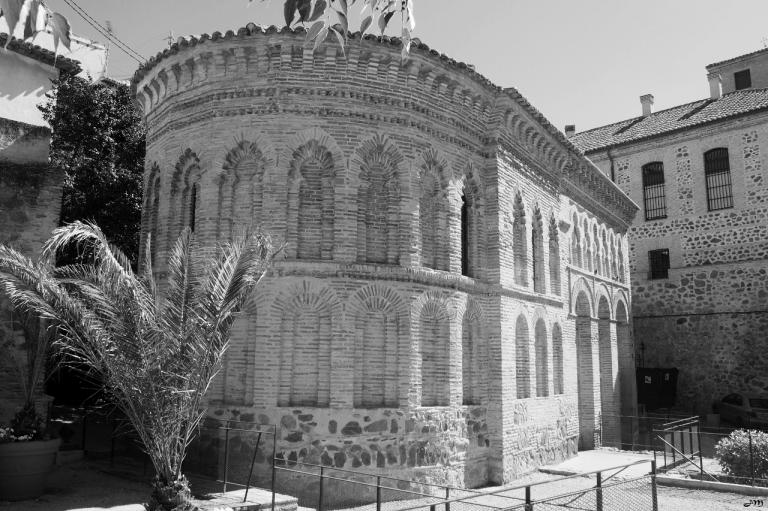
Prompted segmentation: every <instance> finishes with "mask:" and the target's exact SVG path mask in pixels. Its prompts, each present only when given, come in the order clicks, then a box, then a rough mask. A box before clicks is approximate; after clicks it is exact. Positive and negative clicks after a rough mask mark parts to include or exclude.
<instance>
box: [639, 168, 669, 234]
mask: <svg viewBox="0 0 768 511" xmlns="http://www.w3.org/2000/svg"><path fill="white" fill-rule="evenodd" d="M643 203H644V205H645V219H646V220H657V219H660V218H667V201H666V197H665V195H664V164H663V163H661V162H660V161H656V162H653V163H647V164H645V165H643Z"/></svg>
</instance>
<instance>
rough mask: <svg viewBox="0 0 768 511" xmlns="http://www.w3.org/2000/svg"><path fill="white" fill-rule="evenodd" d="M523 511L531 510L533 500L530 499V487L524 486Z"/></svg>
mask: <svg viewBox="0 0 768 511" xmlns="http://www.w3.org/2000/svg"><path fill="white" fill-rule="evenodd" d="M525 511H533V502H532V501H531V487H530V486H526V487H525Z"/></svg>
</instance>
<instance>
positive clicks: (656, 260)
mask: <svg viewBox="0 0 768 511" xmlns="http://www.w3.org/2000/svg"><path fill="white" fill-rule="evenodd" d="M648 260H649V263H650V265H649V267H650V271H649V272H648V278H649V279H651V280H653V279H667V278H669V249H666V248H662V249H659V250H651V251H650V252H648Z"/></svg>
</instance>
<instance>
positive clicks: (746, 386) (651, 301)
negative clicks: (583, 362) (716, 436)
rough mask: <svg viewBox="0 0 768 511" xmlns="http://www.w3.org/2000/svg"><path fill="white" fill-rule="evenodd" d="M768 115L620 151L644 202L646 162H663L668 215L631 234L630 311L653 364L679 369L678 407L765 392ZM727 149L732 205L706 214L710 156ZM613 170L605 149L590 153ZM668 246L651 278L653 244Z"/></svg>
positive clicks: (706, 409)
mask: <svg viewBox="0 0 768 511" xmlns="http://www.w3.org/2000/svg"><path fill="white" fill-rule="evenodd" d="M766 141H768V116H766V115H765V114H759V113H758V114H752V115H750V116H749V117H745V118H742V119H739V120H731V121H726V122H722V123H719V124H718V125H715V126H710V127H704V128H698V129H695V130H690V131H689V132H686V133H681V134H678V135H674V136H668V137H664V138H662V139H659V140H656V141H649V142H646V143H642V144H636V145H634V146H631V147H627V148H621V149H618V150H613V152H612V157H613V158H614V161H615V166H616V167H615V168H616V169H617V175H616V179H617V183H618V184H619V185H620V186H621V187H622V189H623V190H624V191H625V192H626V193H627V194H628V195H629V196H630V197H631V198H632V199H633V200H635V202H637V203H638V204H641V205H642V201H643V196H642V181H641V167H642V165H644V164H645V163H648V162H650V161H661V162H663V164H664V170H665V194H666V200H667V210H668V213H667V218H666V219H662V220H654V221H645V217H644V213H643V212H642V211H641V212H640V213H639V214H638V215H637V218H636V220H635V223H634V225H633V226H632V228H631V229H630V231H629V241H630V243H629V246H630V258H629V260H630V271H631V276H632V293H633V301H632V313H633V316H634V327H635V338H636V339H637V346H638V356H639V357H641V360H642V361H643V362H644V365H645V366H647V367H677V368H678V369H680V377H679V380H678V408H679V409H680V410H681V411H684V412H687V413H710V412H711V409H712V408H711V405H712V402H713V401H715V400H718V399H720V398H722V397H723V396H724V395H726V394H728V393H730V392H736V391H741V392H754V393H764V392H766V391H768V378H767V377H766V371H765V367H766V363H768V359H767V358H766V357H768V355H767V354H768V340H767V338H766V335H765V332H766V330H765V327H766V319H767V318H768V309H767V308H766V299H767V298H768V231H767V230H766V225H768V207H767V206H768V181H766V179H765V169H766V155H767V154H768V150H767V149H766V147H768V146H766ZM718 147H723V148H727V149H728V157H729V166H730V178H731V183H732V193H733V203H734V206H733V208H728V209H722V210H716V211H708V210H707V191H706V181H705V175H704V161H703V155H704V153H705V152H706V151H708V150H710V149H713V148H718ZM590 157H591V158H593V159H594V160H595V161H596V163H597V164H598V165H599V166H600V167H601V168H602V169H603V170H604V171H608V168H609V166H610V161H609V160H608V159H607V155H605V154H596V155H590ZM660 248H668V249H669V253H670V266H671V269H670V271H669V278H667V279H656V280H651V279H649V278H648V277H649V276H648V270H649V268H648V265H649V263H648V251H649V250H653V249H660Z"/></svg>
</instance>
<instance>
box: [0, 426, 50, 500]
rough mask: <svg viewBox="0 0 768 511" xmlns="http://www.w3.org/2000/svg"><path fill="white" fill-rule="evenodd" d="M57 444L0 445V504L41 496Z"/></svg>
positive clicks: (19, 443) (14, 443)
mask: <svg viewBox="0 0 768 511" xmlns="http://www.w3.org/2000/svg"><path fill="white" fill-rule="evenodd" d="M60 444H61V439H60V438H56V439H54V440H36V441H34V442H11V443H8V444H0V500H26V499H33V498H35V497H39V496H40V495H42V493H43V490H44V489H45V477H46V476H47V475H48V472H50V471H51V468H53V464H54V462H55V461H56V452H57V451H58V450H59V445H60Z"/></svg>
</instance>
